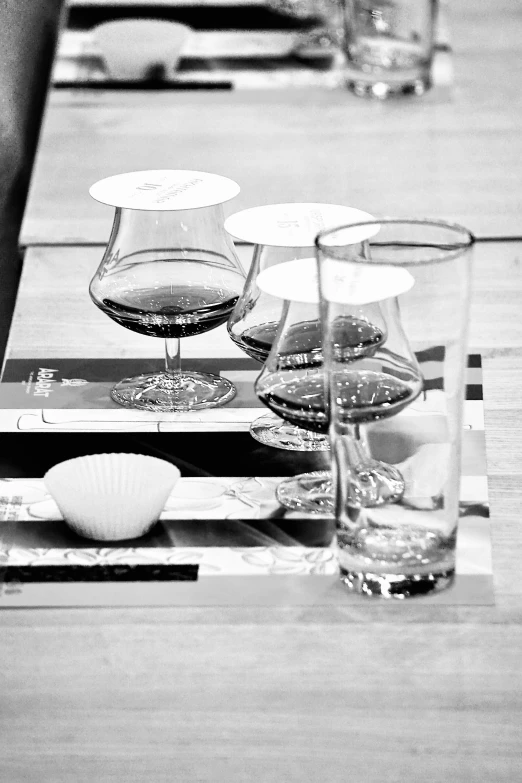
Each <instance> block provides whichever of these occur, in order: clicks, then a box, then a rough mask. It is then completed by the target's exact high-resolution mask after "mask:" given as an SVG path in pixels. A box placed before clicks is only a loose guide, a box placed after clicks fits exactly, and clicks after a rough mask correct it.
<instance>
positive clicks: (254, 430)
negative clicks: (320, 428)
mask: <svg viewBox="0 0 522 783" xmlns="http://www.w3.org/2000/svg"><path fill="white" fill-rule="evenodd" d="M250 434H251V435H252V437H253V438H255V439H256V440H258V441H259V442H260V443H262V444H263V445H264V446H273V447H274V448H277V449H287V450H288V451H329V450H330V444H329V440H328V436H327V435H319V434H318V433H316V432H310V431H309V430H303V429H301V428H300V427H295V426H294V425H293V424H288V423H287V422H286V421H284V420H283V419H280V418H279V416H275V415H270V414H267V415H266V416H260V417H259V419H256V420H255V421H253V422H252V424H251V425H250Z"/></svg>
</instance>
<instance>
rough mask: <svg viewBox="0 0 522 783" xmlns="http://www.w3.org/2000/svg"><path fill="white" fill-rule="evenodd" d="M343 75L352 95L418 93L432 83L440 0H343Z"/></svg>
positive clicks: (376, 95) (373, 95) (381, 97)
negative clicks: (344, 61)
mask: <svg viewBox="0 0 522 783" xmlns="http://www.w3.org/2000/svg"><path fill="white" fill-rule="evenodd" d="M342 4H343V9H344V23H345V35H344V46H343V48H344V55H345V58H346V65H345V77H346V83H347V86H348V87H349V89H351V90H352V91H353V92H354V93H355V94H356V95H360V96H369V97H372V98H379V99H384V98H388V97H389V96H392V95H401V94H403V95H407V94H412V95H422V94H423V93H424V92H426V90H427V89H429V87H431V67H432V61H433V52H434V32H435V23H436V16H437V9H438V0H342Z"/></svg>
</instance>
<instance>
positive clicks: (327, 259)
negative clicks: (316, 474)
mask: <svg viewBox="0 0 522 783" xmlns="http://www.w3.org/2000/svg"><path fill="white" fill-rule="evenodd" d="M372 225H374V226H377V225H378V226H379V232H378V234H375V235H374V236H373V237H370V239H369V240H368V241H367V242H365V243H361V242H360V241H359V239H358V236H357V233H356V232H357V231H360V230H361V229H363V230H364V231H365V232H366V231H367V229H368V228H369V227H371V226H372ZM473 244H474V237H473V235H472V234H471V233H470V232H469V231H468V230H467V229H465V228H463V227H461V226H458V225H453V224H449V223H445V222H442V221H437V220H427V219H426V220H400V219H382V220H379V221H374V222H372V223H370V224H369V223H362V224H359V225H357V226H344V227H339V228H337V229H331V230H328V231H324V232H322V233H320V234H319V235H318V237H317V240H316V247H317V260H318V270H319V284H320V296H321V323H322V330H323V353H324V364H325V379H326V392H327V399H328V405H329V421H330V428H329V433H330V443H331V454H332V480H333V484H334V495H335V516H336V525H337V542H338V555H339V563H340V570H341V578H342V580H343V581H344V582H345V584H346V585H348V586H349V587H350V588H351V589H353V590H355V591H357V592H359V593H363V594H369V595H382V596H386V597H397V598H405V597H407V596H411V595H416V594H424V593H428V592H431V591H435V590H441V589H443V588H445V587H447V586H448V585H450V584H451V583H452V581H453V578H454V573H455V549H456V541H457V524H458V513H459V492H460V461H461V436H462V415H463V401H464V393H465V371H466V364H467V361H466V359H467V356H466V352H467V327H468V314H469V294H470V277H471V253H472V248H473ZM390 296H393V298H394V299H395V301H396V302H397V307H396V312H395V317H394V323H395V329H394V335H391V334H389V337H388V339H387V340H386V342H385V343H383V345H381V346H380V347H379V348H378V349H377V350H376V351H375V353H374V354H373V355H372V356H371V357H364V358H363V359H361V360H360V361H356V362H353V363H351V364H346V363H343V362H342V361H341V360H340V359H339V356H340V354H339V350H338V336H339V329H338V326H337V325H338V323H339V321H342V319H343V318H345V316H346V312H349V311H351V310H352V308H353V306H354V304H355V303H357V304H359V305H361V304H363V303H366V304H368V303H370V302H375V301H378V300H382V301H384V300H387V301H390ZM364 429H365V430H366V432H365V434H364V436H363V437H361V430H364ZM361 440H364V445H365V448H366V449H367V450H369V452H370V454H371V456H372V457H373V458H375V459H377V460H382V461H384V462H386V463H387V464H390V465H392V466H393V468H394V469H395V470H396V472H397V474H398V475H400V476H401V477H402V481H403V488H402V491H401V493H400V494H399V495H398V496H393V497H391V498H390V500H388V501H385V502H382V498H379V499H377V500H375V501H374V500H372V497H371V493H370V494H369V493H368V492H367V491H366V490H365V488H364V487H362V488H361V483H360V480H361V475H363V473H362V474H361V471H360V470H359V461H360V448H359V444H360V442H361ZM367 458H368V455H367V453H364V460H367Z"/></svg>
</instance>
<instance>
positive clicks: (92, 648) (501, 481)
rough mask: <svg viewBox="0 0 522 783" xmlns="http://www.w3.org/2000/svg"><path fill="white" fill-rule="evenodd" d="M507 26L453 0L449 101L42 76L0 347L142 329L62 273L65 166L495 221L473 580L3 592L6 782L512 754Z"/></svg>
mask: <svg viewBox="0 0 522 783" xmlns="http://www.w3.org/2000/svg"><path fill="white" fill-rule="evenodd" d="M521 27H522V18H521V17H520V14H519V10H518V5H517V3H516V1H515V0H513V2H507V0H503V2H501V3H499V4H495V8H492V7H491V5H490V4H489V3H486V2H485V1H481V2H473V3H470V2H466V3H462V4H461V6H460V7H459V8H457V7H455V9H454V27H453V33H452V39H453V41H454V43H457V42H458V46H457V49H458V53H457V60H456V64H457V84H456V87H455V90H454V94H453V98H452V100H451V102H443V103H437V102H436V101H433V102H430V101H429V100H426V101H419V102H418V103H417V102H408V103H396V104H391V103H390V104H373V103H372V104H370V103H365V102H359V101H357V100H356V99H354V98H352V96H349V95H344V94H343V95H340V94H338V93H335V94H334V93H316V92H313V93H309V92H308V91H296V92H292V93H284V94H282V93H278V94H277V95H274V94H257V93H256V94H244V93H243V94H241V95H240V96H238V95H234V94H208V95H201V94H199V93H198V94H184V93H177V94H168V95H167V94H161V95H158V96H150V98H149V97H148V98H147V102H146V103H141V104H140V101H138V99H137V97H136V95H133V96H127V95H117V96H107V95H103V94H98V93H97V94H96V95H83V94H82V95H74V94H68V95H63V94H60V95H59V96H52V98H51V102H50V105H49V109H48V113H47V118H46V123H45V128H44V134H43V139H42V144H41V148H40V154H39V159H38V162H37V168H36V172H35V178H34V182H33V188H32V192H31V199H30V203H29V208H28V212H27V216H26V221H25V226H24V234H23V241H24V243H25V244H26V245H31V248H30V250H29V251H28V252H27V254H26V260H25V267H24V273H23V279H22V285H21V289H20V294H19V299H18V303H17V310H16V314H15V320H14V324H13V329H12V334H11V340H10V346H9V351H10V355H11V356H18V357H23V356H28V355H32V356H44V355H50V353H51V352H52V351H57V352H60V353H59V354H56V355H62V356H66V355H71V354H72V353H75V352H76V351H79V350H80V349H81V350H82V351H83V352H85V355H86V356H96V355H99V352H102V351H105V350H106V348H107V346H109V347H111V348H113V347H116V346H118V347H119V348H120V349H121V350H122V351H123V352H124V355H136V356H149V355H151V354H150V352H151V351H153V350H155V348H154V346H153V345H152V341H151V342H149V341H148V340H147V338H143V339H142V338H140V337H139V336H136V335H133V334H132V333H130V332H129V333H128V334H127V333H125V334H123V330H121V329H119V328H118V327H115V328H114V331H112V325H111V324H109V323H108V322H107V321H106V319H103V316H101V315H100V314H99V313H97V311H96V309H95V308H94V307H92V305H90V304H89V303H88V300H87V299H86V292H85V284H86V281H87V280H88V279H89V278H90V276H91V275H92V273H93V271H94V269H95V266H96V265H97V263H98V261H99V258H100V252H101V248H100V247H99V245H101V244H103V242H105V241H106V238H107V236H108V231H109V228H110V220H111V217H112V216H111V215H109V214H107V210H106V209H105V208H103V207H101V206H99V205H96V204H94V202H91V201H90V200H89V197H88V196H87V188H88V185H89V184H90V183H91V182H93V181H94V180H96V179H97V178H99V177H101V176H105V175H107V174H111V173H116V172H117V171H121V170H123V169H129V168H130V167H131V166H132V167H133V168H145V167H148V166H155V165H161V166H171V167H180V168H181V167H188V166H194V167H196V168H198V167H199V168H201V169H209V170H214V171H221V172H223V173H226V174H228V175H229V176H232V177H235V178H236V179H237V180H238V181H239V182H240V183H241V184H242V186H243V191H242V194H241V196H240V198H238V199H237V200H236V202H234V204H233V206H234V209H235V208H241V207H243V206H247V205H253V204H254V203H269V202H270V201H272V200H274V199H277V200H278V201H282V200H284V199H299V200H301V199H303V200H305V199H314V200H322V199H327V200H330V201H338V200H342V201H346V203H349V204H353V205H354V206H359V207H361V208H365V209H368V210H369V211H372V212H375V213H380V212H393V213H402V214H431V215H434V214H436V215H438V216H441V217H448V218H451V219H453V220H459V221H462V222H463V223H464V224H466V225H468V226H469V227H470V228H472V229H473V230H474V231H475V232H476V233H477V234H478V236H479V237H481V238H483V239H484V238H487V237H495V238H496V239H497V241H494V242H486V241H484V242H480V243H479V244H478V246H477V248H476V273H475V294H474V303H473V309H472V328H471V345H470V347H471V348H472V349H474V350H479V351H481V352H482V354H483V357H484V394H485V414H486V438H487V454H488V464H489V471H488V472H489V492H490V498H491V512H492V538H493V566H494V584H495V598H496V603H495V606H492V607H452V608H448V607H436V606H430V607H426V606H423V604H422V601H409V602H408V601H406V602H404V603H400V602H397V603H386V602H381V601H361V602H360V603H359V604H357V605H353V604H351V605H349V606H348V605H347V606H346V607H332V608H328V609H326V608H324V607H322V606H316V607H307V608H299V607H295V606H294V607H278V608H274V607H271V608H252V607H249V608H246V607H243V608H238V607H235V608H233V607H221V608H213V609H206V608H201V607H200V608H162V609H159V608H158V609H96V610H94V609H75V610H50V609H42V610H38V611H36V610H16V611H9V612H8V611H5V612H3V613H2V614H1V615H0V625H1V640H2V641H1V645H0V650H1V652H0V659H1V665H0V672H1V678H2V683H3V688H2V707H1V708H0V721H1V725H2V729H1V730H0V734H1V736H2V752H1V754H0V771H1V772H2V773H3V775H2V778H3V779H4V780H6V782H7V781H8V782H9V783H18V781H24V783H31V782H32V781H34V782H35V783H42V781H45V782H46V783H47V781H49V783H51V782H52V783H62V782H63V783H69V781H74V782H75V783H83V781H85V783H87V782H88V783H92V781H120V780H121V781H126V782H127V783H128V782H129V781H136V783H142V781H144V780H148V779H154V780H157V781H165V782H166V781H169V783H170V781H172V780H176V781H177V780H179V781H183V783H185V781H205V782H207V781H208V782H209V783H210V782H211V781H212V783H213V782H214V781H237V782H238V783H244V782H245V781H256V783H264V782H265V781H266V783H272V782H273V781H278V783H279V781H281V783H291V782H292V781H310V782H311V783H312V782H313V783H316V782H317V783H319V781H320V782H321V783H322V781H329V782H332V783H334V782H335V783H337V782H339V783H341V781H345V780H346V779H348V778H350V779H352V778H353V779H358V780H362V781H365V783H374V782H375V783H377V782H379V783H380V782H381V781H386V782H387V783H393V782H395V781H397V783H398V782H399V781H403V780H406V779H408V778H410V779H418V778H419V777H422V778H423V779H425V780H428V781H430V783H438V782H439V781H440V783H442V781H447V780H448V779H452V780H455V781H459V783H460V782H462V783H469V782H470V781H477V783H478V782H479V781H480V783H482V781H484V780H486V779H488V777H491V778H494V779H495V780H497V781H500V780H501V781H506V782H507V781H509V783H512V781H515V780H517V779H518V778H519V777H520V771H521V769H522V743H521V726H522V565H521V563H522V527H521V523H520V507H521V503H522V445H521V444H522V403H521V402H520V388H521V385H522V326H521V322H522V319H521V317H520V301H521V294H522V273H521V265H520V257H521V253H522V242H520V241H516V240H517V238H518V237H519V236H520V233H521V231H520V225H521V223H520V195H521V192H522V191H521V188H520V184H519V183H520V181H521V174H522V172H521V170H520V169H521V165H522V164H521V160H522V156H521V155H520V152H521V144H522V142H521V138H522V134H521V133H520V117H521V114H520V102H518V103H517V96H518V95H519V84H520V75H521V69H522V65H521V62H522V58H521V57H520V33H521ZM57 182H59V183H60V187H57ZM60 245H73V246H74V247H65V246H60ZM80 245H94V247H85V246H83V247H80ZM100 318H101V319H103V326H102V321H100V320H99V319H100ZM116 330H117V331H116ZM102 340H103V341H105V342H104V347H103V348H101V347H100V346H101V341H102ZM20 437H23V436H22V435H20ZM42 448H45V440H43V441H42Z"/></svg>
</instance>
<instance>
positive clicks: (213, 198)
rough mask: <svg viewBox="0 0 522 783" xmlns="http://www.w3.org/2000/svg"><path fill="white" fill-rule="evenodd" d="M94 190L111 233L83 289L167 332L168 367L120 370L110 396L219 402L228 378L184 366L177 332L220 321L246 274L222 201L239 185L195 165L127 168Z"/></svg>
mask: <svg viewBox="0 0 522 783" xmlns="http://www.w3.org/2000/svg"><path fill="white" fill-rule="evenodd" d="M90 192H91V195H92V196H93V197H94V198H96V199H98V200H99V201H102V202H103V203H105V204H112V205H113V206H116V214H115V218H114V224H113V228H112V233H111V237H110V240H109V243H108V245H107V249H106V251H105V254H104V256H103V259H102V262H101V264H100V266H99V268H98V270H97V271H96V274H95V275H94V277H93V279H92V281H91V284H90V288H89V291H90V295H91V298H92V300H93V302H94V304H95V305H97V307H99V308H100V309H101V310H102V311H103V312H104V313H105V314H106V315H108V316H109V318H112V320H113V321H116V323H118V324H120V325H121V326H124V327H125V328H127V329H131V330H132V331H134V332H138V333H139V334H144V335H150V336H152V337H160V338H164V339H165V369H164V371H163V372H156V373H145V374H143V375H138V376H135V377H133V378H124V379H123V380H122V381H120V382H119V383H117V384H116V386H114V387H113V389H112V391H111V397H112V399H113V400H114V401H115V402H117V403H119V404H120V405H123V406H125V407H129V408H139V409H143V410H151V411H187V410H193V409H197V410H199V409H203V408H211V407H215V406H216V405H223V404H225V403H226V402H228V401H229V400H231V399H232V398H233V397H234V395H235V393H236V390H235V387H234V385H233V384H232V383H231V382H230V381H229V380H227V379H226V378H224V377H222V376H220V375H215V374H213V373H203V372H191V371H187V370H182V369H181V358H180V338H181V337H190V336H192V335H197V334H202V333H203V332H207V331H209V330H210V329H215V328H216V327H217V326H220V325H221V324H224V323H225V322H226V321H227V319H228V317H229V315H230V313H231V311H232V309H233V307H234V305H235V303H236V301H237V299H238V296H239V294H240V293H241V291H242V289H243V285H244V282H245V273H244V271H243V268H242V267H241V265H240V262H239V259H238V257H237V255H236V252H235V248H234V245H233V242H232V241H231V239H230V238H229V236H228V234H227V232H226V231H225V230H224V227H223V223H224V216H223V207H222V203H223V202H224V201H227V200H228V199H229V198H232V197H233V196H235V195H236V194H237V193H238V192H239V186H238V185H237V184H236V183H235V182H233V181H232V180H229V179H227V178H226V177H221V176H218V175H214V174H207V173H206V172H198V171H178V170H174V171H170V170H168V171H148V172H130V173H129V174H122V175H117V176H115V177H109V178H108V179H106V180H101V181H100V182H98V183H96V184H95V185H93V186H92V188H91V191H90Z"/></svg>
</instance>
